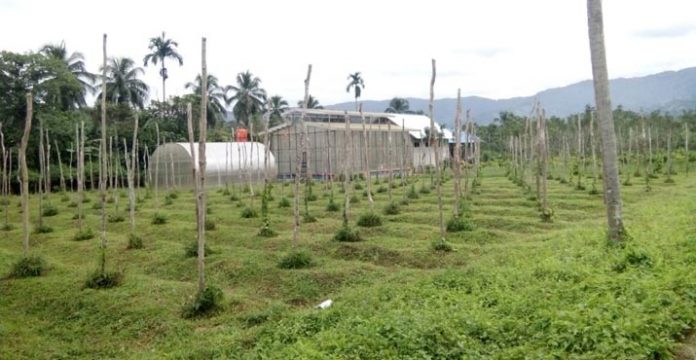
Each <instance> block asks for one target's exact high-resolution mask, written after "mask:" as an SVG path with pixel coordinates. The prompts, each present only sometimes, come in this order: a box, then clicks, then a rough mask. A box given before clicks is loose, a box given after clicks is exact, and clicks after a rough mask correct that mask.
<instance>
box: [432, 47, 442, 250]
mask: <svg viewBox="0 0 696 360" xmlns="http://www.w3.org/2000/svg"><path fill="white" fill-rule="evenodd" d="M435 75H436V70H435V59H432V77H431V78H430V103H429V104H428V110H429V113H430V134H431V137H432V136H433V134H434V133H435V131H436V130H435V120H434V118H435V113H434V102H435ZM440 170H441V169H440V139H439V136H438V139H437V140H436V141H435V172H436V176H437V184H436V189H437V209H438V212H439V214H440V242H443V243H444V242H445V218H444V215H443V212H442V173H441V171H440Z"/></svg>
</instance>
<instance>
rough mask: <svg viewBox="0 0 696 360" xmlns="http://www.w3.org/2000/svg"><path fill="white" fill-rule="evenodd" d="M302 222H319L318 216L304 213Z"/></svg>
mask: <svg viewBox="0 0 696 360" xmlns="http://www.w3.org/2000/svg"><path fill="white" fill-rule="evenodd" d="M302 222H303V223H307V224H309V223H313V222H317V218H316V217H314V216H312V215H311V214H310V213H304V215H302Z"/></svg>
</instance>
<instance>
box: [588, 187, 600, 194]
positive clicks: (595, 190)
mask: <svg viewBox="0 0 696 360" xmlns="http://www.w3.org/2000/svg"><path fill="white" fill-rule="evenodd" d="M587 193H588V194H590V195H598V194H599V190H597V187H596V186H594V185H592V189H590V191H588V192H587Z"/></svg>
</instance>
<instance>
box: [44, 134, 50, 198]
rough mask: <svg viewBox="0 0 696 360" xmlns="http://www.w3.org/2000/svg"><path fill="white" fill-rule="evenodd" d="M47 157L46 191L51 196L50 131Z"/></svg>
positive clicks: (47, 140)
mask: <svg viewBox="0 0 696 360" xmlns="http://www.w3.org/2000/svg"><path fill="white" fill-rule="evenodd" d="M45 135H46V142H45V144H46V153H45V154H46V155H45V160H46V173H45V175H46V185H45V187H44V189H46V194H47V195H51V140H50V138H49V136H48V129H46V134H45Z"/></svg>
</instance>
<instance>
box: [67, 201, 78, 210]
mask: <svg viewBox="0 0 696 360" xmlns="http://www.w3.org/2000/svg"><path fill="white" fill-rule="evenodd" d="M68 207H69V208H76V207H77V203H76V202H75V201H71V202H70V203H69V204H68Z"/></svg>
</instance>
